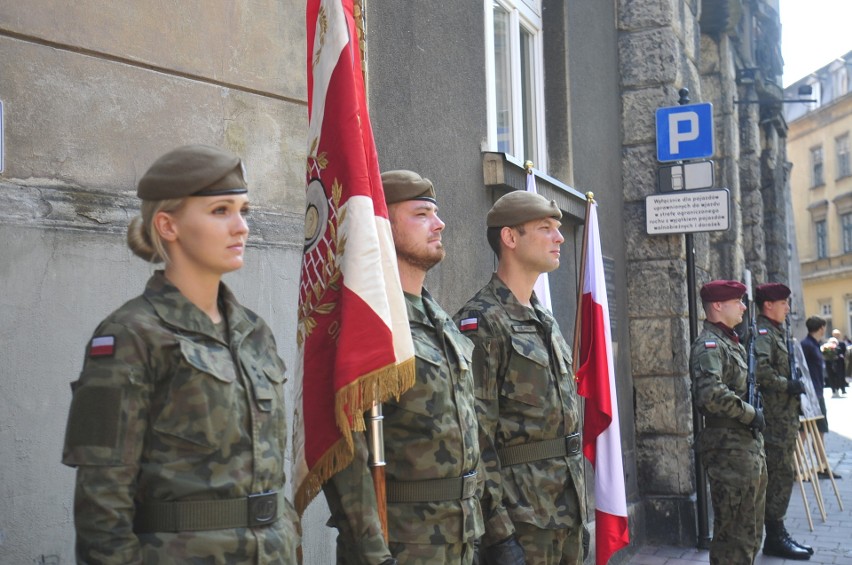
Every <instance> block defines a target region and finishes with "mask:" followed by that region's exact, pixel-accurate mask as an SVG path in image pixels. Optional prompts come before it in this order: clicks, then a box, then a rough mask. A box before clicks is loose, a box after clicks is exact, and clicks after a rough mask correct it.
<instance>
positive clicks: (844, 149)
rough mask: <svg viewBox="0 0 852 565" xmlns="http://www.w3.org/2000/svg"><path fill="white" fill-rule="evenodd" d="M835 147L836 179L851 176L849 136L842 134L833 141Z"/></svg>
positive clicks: (851, 164)
mask: <svg viewBox="0 0 852 565" xmlns="http://www.w3.org/2000/svg"><path fill="white" fill-rule="evenodd" d="M834 143H835V146H836V147H837V178H839V179H841V178H843V177H848V176H849V175H852V163H850V162H849V134H848V133H847V134H844V135H841V136H840V137H838V138H837V139H835V140H834Z"/></svg>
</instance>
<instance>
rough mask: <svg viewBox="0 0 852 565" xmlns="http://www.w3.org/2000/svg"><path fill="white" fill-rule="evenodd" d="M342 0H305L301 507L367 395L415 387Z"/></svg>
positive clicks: (298, 413)
mask: <svg viewBox="0 0 852 565" xmlns="http://www.w3.org/2000/svg"><path fill="white" fill-rule="evenodd" d="M353 9H354V7H353V0H308V3H307V30H308V33H307V47H308V49H307V55H308V65H307V69H308V77H307V78H308V160H307V171H306V172H307V178H306V180H307V196H306V212H305V248H304V257H303V261H302V271H301V279H300V283H299V311H298V328H297V336H296V339H297V343H298V358H297V364H296V401H295V414H294V429H293V453H294V460H293V481H294V497H293V498H294V502H295V506H296V509H297V510H298V512H299V513H300V514H301V513H302V512H303V511H304V510H305V508H306V507H307V506H308V503H310V501H311V499H313V497H314V496H316V494H317V493H318V492H319V491H320V489H321V488H322V484H323V483H324V482H326V481H327V480H328V479H329V478H330V477H331V476H332V475H334V474H335V473H336V472H338V471H339V470H341V469H343V468H344V467H346V466H347V465H348V464H349V462H350V461H351V460H352V455H353V443H352V432H353V431H360V430H363V429H364V427H365V425H364V418H363V413H364V411H365V410H367V409H369V408H370V406H371V405H372V404H373V403H374V402H383V401H384V400H387V399H388V398H390V397H392V396H398V395H399V394H401V393H402V392H404V391H405V390H407V389H408V388H410V387H411V386H412V385H413V384H414V346H413V344H412V341H411V333H410V331H409V327H408V318H407V315H406V309H405V299H404V298H403V294H402V286H401V284H400V282H399V273H398V271H397V265H396V254H395V251H394V247H393V239H392V237H391V228H390V223H389V221H388V212H387V205H386V204H385V198H384V192H383V190H382V182H381V176H380V172H379V164H378V157H377V155H376V147H375V143H374V141H373V132H372V128H371V126H370V118H369V116H368V115H367V101H366V95H365V91H364V78H363V74H362V66H361V53H360V49H359V38H358V32H357V30H356V25H355V19H354V16H353Z"/></svg>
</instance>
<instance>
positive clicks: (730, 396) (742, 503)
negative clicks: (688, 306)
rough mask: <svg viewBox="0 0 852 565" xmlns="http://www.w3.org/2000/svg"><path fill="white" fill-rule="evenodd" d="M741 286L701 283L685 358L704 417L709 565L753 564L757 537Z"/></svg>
mask: <svg viewBox="0 0 852 565" xmlns="http://www.w3.org/2000/svg"><path fill="white" fill-rule="evenodd" d="M745 290H746V287H745V285H744V284H742V283H740V282H737V281H726V280H718V281H711V282H709V283H707V284H705V285H704V286H703V287H702V288H701V302H702V304H703V305H704V312H705V314H706V319H705V321H704V329H703V330H702V332H701V334H700V335H699V336H698V338H697V339H696V340H695V342H694V343H693V344H692V351H691V353H690V356H689V371H690V375H691V376H692V394H693V400H694V402H695V405H696V407H697V408H698V410H699V411H700V412H701V413H702V414H703V415H704V430H703V431H702V432H701V434H700V435H699V437H698V442H697V445H696V451H697V452H698V454H699V455H700V457H701V462H702V463H703V465H704V468H705V469H706V470H707V478H708V479H709V482H710V494H711V497H712V502H713V541H712V542H711V543H710V563H711V564H714V565H748V564H750V563H753V562H754V558H755V555H757V552H758V551H759V550H760V540H761V538H762V534H763V511H764V505H765V502H766V481H767V478H766V458H765V456H764V452H763V437H762V436H761V434H760V431H761V430H762V429H763V428H764V425H765V423H764V418H763V413H762V412H761V410H760V409H759V408H758V407H756V406H752V405H751V404H749V403H748V402H746V398H747V396H748V394H747V393H748V388H747V382H746V381H747V376H748V365H747V361H746V352H745V349H743V346H742V345H741V344H740V339H739V336H737V334H736V333H735V332H734V330H733V328H734V326H736V325H737V324H739V323H740V322H742V319H743V312H744V311H745V309H746V308H745V305H744V304H743V302H742V297H743V294H745Z"/></svg>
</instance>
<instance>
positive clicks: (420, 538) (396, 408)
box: [323, 289, 483, 565]
mask: <svg viewBox="0 0 852 565" xmlns="http://www.w3.org/2000/svg"><path fill="white" fill-rule="evenodd" d="M405 299H406V306H407V310H408V320H409V325H410V327H411V335H412V337H413V339H414V351H415V354H416V361H415V363H416V374H417V377H416V378H417V380H416V383H415V384H414V386H413V387H412V388H411V389H409V390H408V391H406V392H405V393H404V394H403V395H402V396H400V398H399V400H391V401H389V402H386V403H385V404H384V405H383V411H384V438H385V459H386V461H387V466H386V476H387V486H388V530H389V544H388V545H385V543H384V540H383V539H382V537H381V531H380V529H379V526H378V524H379V522H378V514H377V511H376V502H375V491H374V489H373V483H372V480H371V478H370V471H369V468H368V466H367V458H368V453H367V445H366V440H365V438H364V435H363V434H356V435H355V446H356V453H355V460H354V461H353V462H352V464H351V465H349V466H348V467H347V468H346V469H344V470H343V471H341V472H339V473H337V474H336V475H334V477H332V479H331V480H330V481H329V482H328V483H326V485H325V486H324V487H323V490H324V493H325V497H326V500H327V502H328V505H329V508H330V510H331V515H332V516H331V520H330V521H329V523H330V525H333V526H335V527H337V528H338V532H339V535H338V540H337V544H338V547H337V562H338V563H345V564H351V565H356V564H357V565H363V564H376V563H381V562H382V561H383V560H385V559H386V558H388V557H390V556H391V554H392V555H393V556H394V557H396V558H397V559H398V560H399V562H400V563H405V564H424V565H426V564H432V563H458V564H470V563H472V561H473V544H474V541H475V540H476V539H477V538H479V537H480V536H481V535H482V532H483V526H482V511H481V509H480V506H479V499H478V498H477V497H476V496H475V489H476V486H477V481H478V479H477V477H476V476H474V475H472V473H473V472H474V471H476V469H477V467H478V466H479V443H478V439H477V423H476V411H475V408H474V399H473V378H472V377H471V371H470V359H471V354H472V352H473V345H472V344H471V343H470V340H468V339H467V338H465V337H464V336H462V335H461V334H460V333H459V331H458V330H457V329H456V327H455V325H454V324H453V321H452V320H451V319H450V317H449V316H448V315H447V314H446V313H445V312H444V311H443V310H442V309H441V307H440V306H438V304H437V303H436V302H435V301H434V300H432V298H431V296H430V295H429V293H428V292H427V291H426V290H425V289H424V290H423V291H422V302H421V300H420V298H418V297H416V296H412V295H409V294H406V295H405ZM465 475H468V476H470V478H469V479H468V481H467V484H468V486H469V487H470V486H472V487H473V488H469V490H468V492H467V495H468V496H466V497H465V498H463V499H460V498H459V497H458V496H456V497H455V499H454V500H441V501H430V502H423V501H420V502H393V498H394V497H393V495H392V491H393V489H394V485H405V483H406V481H409V482H420V481H428V480H433V479H457V478H460V477H463V476H465ZM411 484H413V483H409V485H408V486H410V485H411ZM427 498H428V497H427ZM388 546H389V547H390V549H388Z"/></svg>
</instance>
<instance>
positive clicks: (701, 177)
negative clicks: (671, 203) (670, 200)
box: [657, 161, 715, 192]
mask: <svg viewBox="0 0 852 565" xmlns="http://www.w3.org/2000/svg"><path fill="white" fill-rule="evenodd" d="M714 182H715V178H714V175H713V161H694V162H689V163H679V164H677V165H664V166H662V167H659V168H658V169H657V188H659V189H660V192H676V191H678V190H695V189H699V188H713V183H714Z"/></svg>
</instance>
